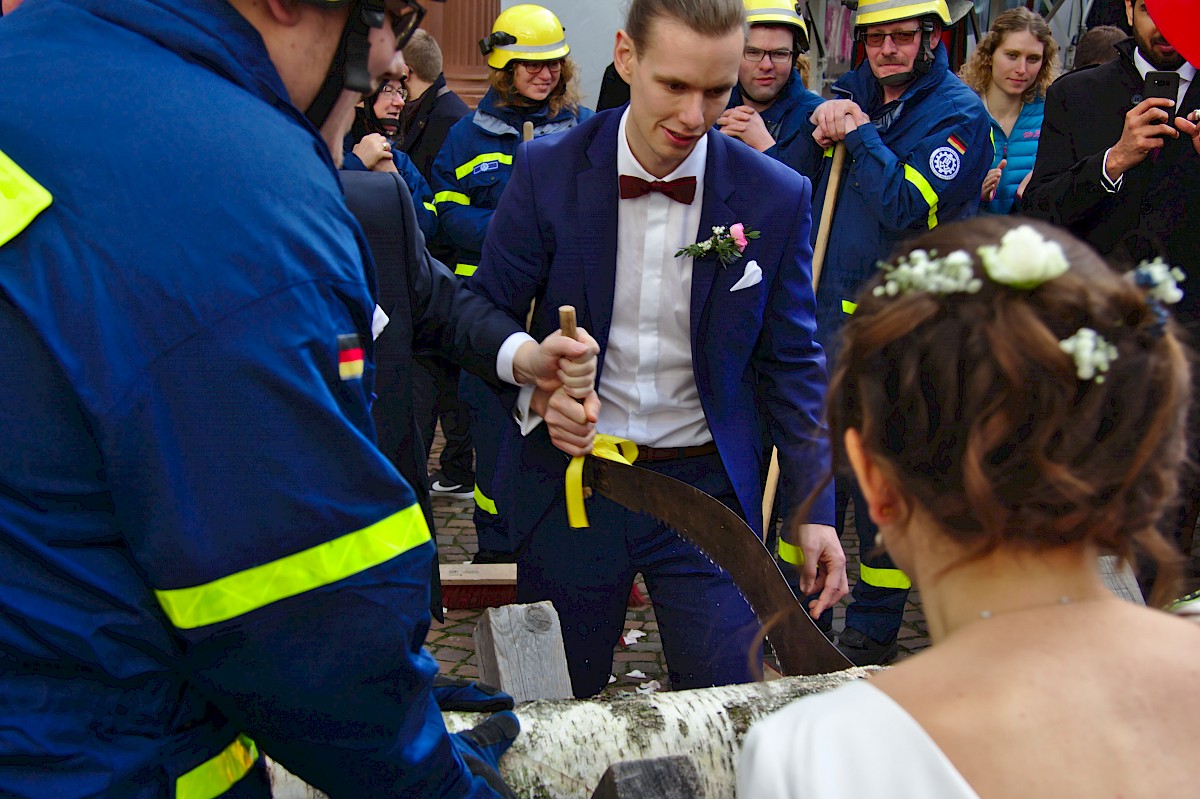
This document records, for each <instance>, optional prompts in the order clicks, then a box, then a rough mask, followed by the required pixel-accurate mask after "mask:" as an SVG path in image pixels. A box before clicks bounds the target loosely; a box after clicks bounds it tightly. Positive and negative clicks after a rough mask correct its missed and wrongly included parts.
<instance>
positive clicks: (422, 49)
mask: <svg viewBox="0 0 1200 799" xmlns="http://www.w3.org/2000/svg"><path fill="white" fill-rule="evenodd" d="M404 61H405V63H407V64H408V69H409V75H408V92H409V94H408V97H409V100H408V104H407V105H406V106H405V107H404V112H403V114H402V115H401V119H400V121H401V124H402V125H403V128H404V143H403V144H402V145H401V149H402V150H404V152H406V153H408V157H409V158H411V159H412V160H413V163H415V164H416V165H417V169H419V170H421V174H422V175H423V176H424V177H425V179H426V180H429V173H430V170H431V169H433V159H434V158H435V157H436V156H437V154H438V150H440V149H442V142H444V141H445V140H446V134H447V133H449V132H450V128H451V127H452V126H453V125H454V123H455V122H457V121H458V120H460V119H462V118H463V117H465V116H466V115H467V114H468V113H470V111H471V109H470V108H468V107H467V104H466V103H464V102H463V101H462V98H460V97H459V96H458V95H457V94H455V93H454V92H452V91H450V87H449V86H447V85H446V76H445V75H443V74H442V50H441V48H440V47H438V43H437V40H436V39H434V38H433V37H432V36H431V35H429V32H428V31H424V30H418V31H417V32H416V33H414V34H413V37H412V40H411V41H409V43H408V44H407V45H405V47H404Z"/></svg>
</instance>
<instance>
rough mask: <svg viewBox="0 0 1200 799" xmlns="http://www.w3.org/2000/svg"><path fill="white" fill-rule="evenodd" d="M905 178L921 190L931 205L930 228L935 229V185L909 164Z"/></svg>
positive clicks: (936, 198) (905, 166)
mask: <svg viewBox="0 0 1200 799" xmlns="http://www.w3.org/2000/svg"><path fill="white" fill-rule="evenodd" d="M904 179H905V180H907V181H908V182H909V183H911V184H913V185H914V186H916V187H917V191H919V192H921V196H922V197H924V198H925V202H926V204H927V205H928V206H929V229H930V230H933V229H934V228H935V227H937V206H938V196H937V192H936V191H934V190H933V186H931V185H929V181H928V180H926V179H925V176H924V175H922V174H921V173H920V172H918V171H917V170H915V169H913V168H912V167H911V166H909V165H908V164H905V165H904Z"/></svg>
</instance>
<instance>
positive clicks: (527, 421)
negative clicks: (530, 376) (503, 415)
mask: <svg viewBox="0 0 1200 799" xmlns="http://www.w3.org/2000/svg"><path fill="white" fill-rule="evenodd" d="M536 390H537V387H536V386H521V391H520V392H519V393H518V394H517V404H516V405H514V406H513V419H515V420H516V422H517V426H518V427H520V428H521V435H523V436H527V435H529V434H530V433H532V432H533V431H534V430H536V429H537V426H538V425H540V424H541V423H542V417H540V416H538V415H537V414H536V413H534V412H533V410H532V409H531V408H530V407H529V406H530V404H531V403H532V402H533V392H534V391H536Z"/></svg>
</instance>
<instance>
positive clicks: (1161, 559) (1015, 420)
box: [828, 216, 1190, 604]
mask: <svg viewBox="0 0 1200 799" xmlns="http://www.w3.org/2000/svg"><path fill="white" fill-rule="evenodd" d="M1017 225H1029V226H1032V227H1033V228H1034V229H1035V230H1037V231H1038V233H1040V234H1041V235H1042V236H1043V237H1044V238H1045V239H1048V240H1050V241H1055V242H1058V244H1059V245H1060V246H1061V247H1062V248H1063V251H1064V252H1065V254H1066V257H1067V260H1068V262H1069V263H1070V268H1069V269H1068V270H1067V272H1066V273H1064V274H1062V275H1061V276H1059V277H1056V278H1054V279H1051V280H1049V281H1047V282H1044V283H1042V284H1041V285H1039V286H1037V287H1036V288H1033V289H1031V290H1021V289H1016V288H1013V287H1011V286H1007V285H1003V284H1001V283H997V282H994V281H992V280H990V279H989V278H988V277H987V273H986V272H985V270H984V267H983V265H982V264H981V262H980V260H979V255H978V252H977V251H978V248H979V247H981V246H983V245H994V244H997V243H999V241H1000V239H1001V237H1002V236H1003V235H1004V234H1005V233H1007V232H1008V231H1009V230H1011V229H1013V228H1014V227H1016V226H1017ZM916 249H923V250H926V251H937V252H938V253H941V254H946V253H950V252H951V251H954V250H965V251H966V252H967V253H968V254H969V255H970V256H971V259H972V262H973V263H972V265H971V268H972V269H973V270H974V273H975V276H976V277H978V278H980V280H981V282H982V286H981V287H980V289H979V291H978V292H976V293H965V292H960V293H951V294H945V295H938V294H933V293H928V292H912V293H901V294H899V296H887V295H886V294H885V295H883V296H876V295H875V294H874V293H873V292H872V290H873V288H874V287H875V286H878V285H880V284H881V283H882V281H883V280H884V277H885V276H884V275H882V274H881V275H880V277H879V278H877V279H876V280H875V281H873V282H872V283H871V284H870V286H868V287H867V289H866V290H865V291H864V292H863V294H862V296H861V298H860V300H859V304H858V306H857V309H856V310H855V312H854V315H853V316H852V317H851V318H850V320H849V321H848V322H847V324H846V325H845V327H844V328H843V332H842V334H841V335H842V344H841V350H840V357H839V358H838V362H837V364H836V367H835V369H834V371H833V374H832V377H831V380H830V385H829V394H828V414H829V427H830V433H831V435H832V438H833V442H832V443H833V452H834V468H835V470H837V469H845V468H847V463H848V461H847V458H846V452H845V444H844V433H845V431H846V429H847V428H856V429H857V430H858V431H859V432H860V434H861V436H862V441H863V445H864V447H865V448H866V449H867V450H868V452H869V453H870V454H871V455H872V456H873V457H874V458H875V459H876V460H879V461H881V462H882V463H881V466H882V468H884V469H885V470H887V473H888V474H889V476H890V477H891V479H892V480H893V481H894V482H895V484H896V485H897V486H898V487H899V488H900V489H901V490H902V491H903V492H904V493H905V494H906V495H907V496H909V497H911V498H913V499H915V500H916V501H918V502H920V504H921V505H922V506H923V507H924V508H925V509H926V510H928V512H929V513H930V514H932V516H933V518H934V519H936V520H937V522H938V523H939V524H940V526H941V527H942V528H943V530H944V531H945V532H946V534H948V535H950V536H951V537H953V538H954V539H955V540H957V541H958V542H959V543H960V544H961V545H963V546H964V548H965V551H966V552H967V553H969V554H968V557H982V556H984V555H986V554H988V553H990V552H992V551H993V550H995V549H996V548H997V547H999V546H1001V545H1016V546H1022V547H1026V548H1030V549H1035V550H1036V549H1050V548H1054V547H1058V546H1063V545H1069V544H1075V543H1079V542H1085V541H1086V542H1091V543H1094V544H1095V545H1096V546H1098V547H1099V548H1100V549H1101V550H1102V551H1109V552H1114V553H1116V554H1118V555H1120V556H1122V557H1124V558H1127V559H1131V558H1132V556H1133V554H1134V551H1135V548H1140V549H1142V550H1143V551H1145V552H1146V553H1147V554H1149V555H1150V556H1151V557H1153V558H1154V559H1155V560H1156V561H1157V562H1158V564H1159V574H1160V579H1159V581H1158V586H1159V588H1160V589H1161V591H1160V590H1159V589H1156V596H1155V597H1153V598H1152V601H1157V600H1159V599H1160V598H1161V599H1162V600H1164V601H1165V600H1166V599H1169V598H1170V591H1171V589H1172V587H1173V586H1172V582H1173V580H1172V578H1173V577H1174V578H1177V577H1178V575H1179V558H1178V555H1177V553H1175V552H1174V549H1173V548H1172V547H1171V546H1170V545H1169V544H1168V543H1167V542H1166V540H1165V539H1163V537H1162V536H1161V535H1160V534H1159V533H1158V531H1157V524H1158V522H1159V519H1160V517H1161V516H1162V514H1163V512H1164V509H1165V508H1166V507H1167V505H1168V504H1169V503H1170V502H1171V500H1172V499H1173V498H1174V497H1175V493H1176V490H1177V484H1178V472H1179V469H1180V466H1181V464H1182V462H1183V460H1184V457H1185V449H1186V436H1185V429H1184V428H1185V417H1186V412H1187V405H1188V400H1189V387H1190V383H1189V376H1188V374H1189V372H1188V369H1189V367H1188V359H1187V355H1186V353H1185V350H1184V347H1183V346H1182V345H1181V343H1180V341H1179V339H1178V338H1177V336H1176V332H1175V326H1174V322H1173V321H1168V322H1167V323H1166V325H1165V326H1164V325H1163V324H1162V322H1161V320H1160V318H1159V317H1158V316H1156V313H1155V309H1154V308H1152V307H1151V305H1150V303H1149V302H1148V299H1147V295H1146V292H1145V291H1144V290H1143V289H1141V288H1138V287H1136V286H1135V285H1134V284H1133V283H1132V282H1131V281H1130V280H1127V279H1126V278H1125V277H1124V276H1122V275H1121V274H1119V273H1117V272H1116V271H1115V270H1113V269H1112V268H1111V267H1110V266H1109V265H1108V264H1107V263H1106V262H1105V261H1104V260H1103V259H1102V258H1101V257H1100V256H1099V255H1098V254H1097V253H1096V252H1095V251H1094V250H1092V249H1091V248H1090V247H1088V246H1087V245H1085V244H1083V243H1082V242H1080V241H1078V240H1077V239H1075V238H1072V237H1071V236H1070V235H1069V234H1067V233H1065V232H1063V231H1061V230H1058V229H1057V228H1053V227H1051V226H1049V225H1046V224H1043V223H1040V222H1035V221H1032V220H1027V219H1021V218H1010V217H1002V216H995V217H992V216H989V217H980V218H977V219H972V220H969V221H966V222H962V223H957V224H949V225H944V226H940V227H938V228H937V229H936V230H934V231H931V232H930V233H928V234H926V235H923V236H920V237H918V238H915V239H911V240H909V241H907V242H906V243H905V245H904V247H903V249H902V250H901V251H900V252H897V253H896V257H897V258H898V257H900V256H903V255H905V254H907V253H908V252H911V251H913V250H916ZM893 262H894V260H893ZM1082 327H1089V328H1092V329H1094V330H1095V331H1096V332H1097V333H1098V334H1099V335H1100V336H1102V337H1103V338H1105V339H1107V340H1108V341H1109V342H1110V343H1111V344H1112V345H1114V346H1115V347H1116V351H1117V357H1116V359H1115V360H1113V361H1112V363H1111V365H1110V366H1109V369H1108V371H1107V373H1106V374H1105V375H1104V379H1103V381H1097V380H1083V379H1080V377H1079V375H1078V374H1077V371H1076V368H1077V367H1076V363H1075V361H1074V360H1073V358H1072V356H1071V355H1069V354H1067V353H1066V352H1064V351H1063V350H1062V349H1061V348H1060V346H1059V342H1060V341H1062V340H1064V339H1066V338H1068V337H1070V336H1072V335H1073V334H1074V333H1075V332H1076V331H1078V330H1079V329H1080V328H1082ZM1160 593H1161V595H1162V596H1161V597H1159V596H1158V595H1159V594H1160ZM1160 604H1161V602H1160Z"/></svg>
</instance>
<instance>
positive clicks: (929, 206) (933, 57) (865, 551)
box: [777, 0, 992, 664]
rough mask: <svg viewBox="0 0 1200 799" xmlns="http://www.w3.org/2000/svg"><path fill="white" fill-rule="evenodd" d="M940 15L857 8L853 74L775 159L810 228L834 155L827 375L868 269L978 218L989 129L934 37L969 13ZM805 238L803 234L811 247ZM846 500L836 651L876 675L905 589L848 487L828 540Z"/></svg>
mask: <svg viewBox="0 0 1200 799" xmlns="http://www.w3.org/2000/svg"><path fill="white" fill-rule="evenodd" d="M950 3H951V5H947V0H912V2H900V3H897V0H860V2H859V3H858V8H857V10H856V11H855V15H854V25H855V34H856V37H857V39H858V42H859V45H860V46H861V48H862V50H863V52H864V54H865V58H864V60H863V62H862V63H861V64H860V65H859V66H858V67H857V68H855V69H854V70H852V71H850V72H848V73H846V74H845V75H843V76H842V77H841V78H839V79H838V81H837V82H836V83H835V84H834V85H833V93H834V94H835V95H836V99H833V100H828V101H826V102H824V103H822V104H821V105H820V106H818V107H817V109H816V111H815V112H813V115H812V117H811V119H810V121H809V122H808V123H807V124H806V125H805V126H804V129H803V132H802V134H801V135H798V136H796V137H794V138H793V139H792V140H791V141H789V142H787V143H785V144H781V145H780V146H779V147H777V151H778V154H779V157H780V158H781V159H782V160H783V161H784V162H786V163H788V164H789V165H791V166H792V167H793V168H794V169H796V170H798V171H799V172H800V173H801V174H803V175H808V176H809V177H810V178H812V180H813V183H814V185H815V189H814V192H813V194H814V198H813V206H814V207H813V219H820V217H821V213H822V209H823V206H824V202H825V193H826V192H825V190H826V186H827V185H828V183H829V179H830V173H831V168H830V167H831V164H832V163H833V160H832V158H831V157H830V156H832V154H833V149H834V146H835V145H838V144H843V145H844V146H845V147H846V159H845V166H844V168H843V172H842V176H841V189H840V192H839V196H838V197H837V198H836V202H837V206H836V213H835V215H834V217H833V223H832V229H831V231H830V237H829V249H828V252H827V253H826V256H825V264H824V269H823V271H822V272H821V280H820V286H819V288H818V290H817V337H818V339H819V340H820V341H821V343H822V344H823V345H824V346H825V349H826V351H827V352H829V358H830V363H836V356H837V338H838V337H837V332H838V330H839V329H840V327H841V326H842V324H843V323H844V322H845V320H846V319H847V318H848V317H849V315H850V314H851V313H853V312H854V300H855V298H856V297H857V296H858V294H859V292H860V291H861V290H862V288H863V286H864V285H865V284H866V283H867V281H868V280H870V279H871V277H872V276H873V275H874V274H875V270H876V267H875V264H876V262H878V261H879V260H880V259H882V258H886V257H887V256H888V254H889V253H891V252H892V251H893V250H894V249H895V248H896V245H897V244H898V243H899V242H900V241H902V240H903V239H905V238H906V237H909V236H912V235H914V234H916V233H919V232H921V231H923V230H929V229H931V228H933V227H935V226H936V225H938V224H940V223H942V222H948V221H953V220H955V219H963V218H966V217H969V216H972V215H974V214H975V213H976V212H977V209H978V206H979V184H980V183H981V182H982V181H983V178H984V175H986V174H987V170H988V168H989V167H990V166H991V159H992V146H991V143H990V140H989V137H990V133H991V128H990V125H989V122H988V115H987V111H986V109H985V108H984V106H983V103H982V102H981V101H980V99H979V97H978V95H976V94H975V92H973V91H971V89H970V88H968V87H967V86H966V85H965V84H964V83H963V82H962V81H961V80H959V79H958V78H957V77H956V76H955V75H954V74H953V73H952V72H951V71H950V68H949V63H948V59H947V56H946V48H945V46H944V45H943V44H942V42H941V34H942V30H943V27H944V26H948V25H951V24H953V23H955V22H957V21H958V20H959V19H961V18H962V17H963V16H965V15H966V13H967V11H968V10H969V9H970V2H968V1H967V0H950ZM952 6H953V8H954V12H953V14H952V12H951V7H952ZM816 234H817V229H816V226H814V228H813V238H814V241H815V239H816ZM851 497H853V498H854V501H855V517H854V518H855V526H856V528H857V531H858V536H859V542H860V548H859V552H860V554H861V568H860V573H859V580H858V583H857V584H856V585H855V587H854V596H853V602H852V603H851V605H850V607H849V608H848V609H847V611H846V628H845V630H844V631H843V632H842V633H841V636H840V637H839V640H838V646H839V648H841V650H842V652H843V653H844V654H846V656H847V657H849V658H850V659H851V660H853V661H854V662H855V663H858V664H867V663H882V662H886V661H888V660H890V659H892V658H894V657H895V656H896V654H897V651H898V644H897V634H898V632H899V630H900V623H901V621H902V618H903V613H904V603H905V599H906V598H907V596H908V587H909V581H908V577H907V576H905V575H904V574H903V573H902V572H900V571H899V570H898V569H896V568H895V566H894V565H893V564H892V562H891V560H890V559H889V558H887V556H886V555H880V554H877V553H876V554H873V550H874V549H875V546H874V543H875V532H876V528H875V526H874V525H873V524H872V523H871V520H870V517H869V515H868V513H867V508H866V504H865V502H863V500H862V497H861V494H860V493H859V492H858V489H857V486H855V485H854V484H853V481H851V480H845V481H842V480H839V481H838V509H837V519H838V527H839V531H840V529H841V526H842V524H843V521H844V517H845V512H844V511H845V508H846V506H847V504H848V503H849V500H850V498H851ZM823 623H824V624H826V625H829V624H830V623H831V618H829V617H827V618H826V619H824V620H823Z"/></svg>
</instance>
